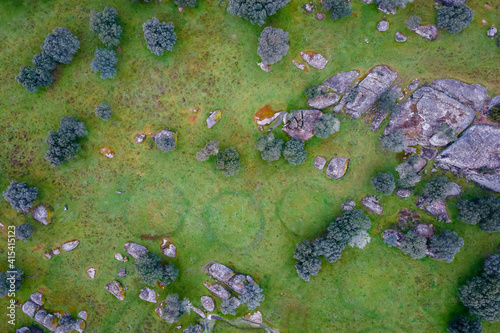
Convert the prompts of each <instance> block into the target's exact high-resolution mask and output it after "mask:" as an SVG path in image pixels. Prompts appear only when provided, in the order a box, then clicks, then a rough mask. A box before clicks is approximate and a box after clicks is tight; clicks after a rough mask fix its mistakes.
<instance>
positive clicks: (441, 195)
mask: <svg viewBox="0 0 500 333" xmlns="http://www.w3.org/2000/svg"><path fill="white" fill-rule="evenodd" d="M449 190H450V182H449V181H448V178H446V177H435V178H432V179H431V180H429V182H428V183H427V184H425V187H424V195H425V196H427V197H429V198H430V199H431V200H436V201H443V200H444V199H446V197H447V196H448V192H449Z"/></svg>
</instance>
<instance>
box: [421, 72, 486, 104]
mask: <svg viewBox="0 0 500 333" xmlns="http://www.w3.org/2000/svg"><path fill="white" fill-rule="evenodd" d="M430 86H431V87H432V88H434V89H436V90H439V91H442V92H444V93H445V94H447V95H448V96H450V97H452V98H454V99H456V100H457V101H459V102H460V103H462V104H465V105H467V106H468V107H470V108H472V109H473V110H474V111H478V112H479V111H482V110H483V108H484V102H485V101H486V98H487V97H488V95H487V93H486V91H487V90H488V87H484V86H482V85H480V84H467V83H464V82H461V81H457V80H453V79H438V80H434V81H433V82H432V83H431V85H430Z"/></svg>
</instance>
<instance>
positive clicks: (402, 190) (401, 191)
mask: <svg viewBox="0 0 500 333" xmlns="http://www.w3.org/2000/svg"><path fill="white" fill-rule="evenodd" d="M394 193H395V194H396V195H397V196H398V197H399V198H401V199H406V198H408V197H409V196H410V195H411V191H410V190H408V189H405V188H400V189H397V190H396V192H394Z"/></svg>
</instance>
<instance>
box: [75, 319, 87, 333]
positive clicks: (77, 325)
mask: <svg viewBox="0 0 500 333" xmlns="http://www.w3.org/2000/svg"><path fill="white" fill-rule="evenodd" d="M84 330H85V322H84V321H83V320H82V319H77V320H76V323H75V331H77V332H78V333H83V331H84Z"/></svg>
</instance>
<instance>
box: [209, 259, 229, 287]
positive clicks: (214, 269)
mask: <svg viewBox="0 0 500 333" xmlns="http://www.w3.org/2000/svg"><path fill="white" fill-rule="evenodd" d="M206 273H207V274H208V275H209V276H211V277H213V278H214V279H216V280H218V281H220V282H223V283H225V284H227V285H229V280H230V279H231V278H232V277H233V276H234V275H235V273H234V271H233V270H232V269H231V268H229V267H227V266H224V265H222V264H219V263H218V262H215V263H213V264H211V265H210V266H208V267H207V269H206Z"/></svg>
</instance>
